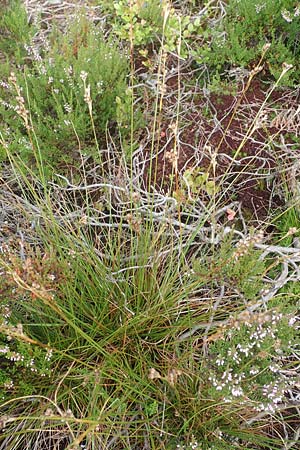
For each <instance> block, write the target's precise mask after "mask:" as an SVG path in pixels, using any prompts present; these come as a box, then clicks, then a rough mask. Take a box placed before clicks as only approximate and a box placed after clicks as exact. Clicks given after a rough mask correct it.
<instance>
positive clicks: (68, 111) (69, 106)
mask: <svg viewBox="0 0 300 450" xmlns="http://www.w3.org/2000/svg"><path fill="white" fill-rule="evenodd" d="M64 110H65V111H66V112H67V113H70V112H72V107H71V105H69V104H68V103H65V104H64Z"/></svg>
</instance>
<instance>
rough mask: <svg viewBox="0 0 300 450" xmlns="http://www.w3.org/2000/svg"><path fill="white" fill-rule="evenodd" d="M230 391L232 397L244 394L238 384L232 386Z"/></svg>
mask: <svg viewBox="0 0 300 450" xmlns="http://www.w3.org/2000/svg"><path fill="white" fill-rule="evenodd" d="M231 393H232V395H233V396H234V397H241V396H242V395H244V392H243V389H242V388H241V387H239V386H234V387H233V388H232V389H231Z"/></svg>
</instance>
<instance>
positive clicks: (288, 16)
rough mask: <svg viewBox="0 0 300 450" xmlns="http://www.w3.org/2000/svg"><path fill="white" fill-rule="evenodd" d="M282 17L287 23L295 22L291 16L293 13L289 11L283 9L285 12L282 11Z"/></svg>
mask: <svg viewBox="0 0 300 450" xmlns="http://www.w3.org/2000/svg"><path fill="white" fill-rule="evenodd" d="M281 16H282V18H283V19H284V20H285V21H286V22H288V23H291V22H292V21H293V19H292V15H291V13H290V12H289V11H288V10H287V9H283V10H282V11H281Z"/></svg>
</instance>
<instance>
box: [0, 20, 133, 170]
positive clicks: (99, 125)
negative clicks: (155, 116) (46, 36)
mask: <svg viewBox="0 0 300 450" xmlns="http://www.w3.org/2000/svg"><path fill="white" fill-rule="evenodd" d="M54 39H55V40H54ZM51 41H53V42H52V44H51V48H50V46H49V47H48V45H46V44H45V45H44V46H43V48H41V49H38V48H36V47H35V46H33V45H26V51H27V54H28V56H29V57H30V63H29V64H24V67H23V70H18V69H16V70H15V73H14V75H13V77H9V79H8V80H5V83H3V85H2V86H1V97H2V98H1V103H0V113H1V114H2V115H3V117H4V118H5V130H4V133H3V140H5V141H6V145H8V150H9V151H10V153H11V154H14V155H16V156H17V157H19V158H20V159H21V160H22V161H23V162H24V163H26V164H28V165H29V166H32V167H34V166H35V165H36V154H37V153H39V157H40V159H41V160H43V161H44V166H45V170H46V171H47V172H48V173H51V170H52V169H50V168H51V167H52V168H56V169H57V168H58V167H60V170H62V171H64V168H65V167H66V165H75V166H76V164H78V161H80V160H81V157H82V155H84V156H88V157H92V158H93V159H94V160H96V161H97V160H99V159H100V160H101V157H100V153H99V146H101V145H102V144H105V139H106V137H105V136H106V128H107V127H109V128H110V132H111V133H113V132H114V130H115V131H116V130H117V127H118V126H120V127H121V128H122V129H121V132H122V130H124V132H126V129H127V127H128V121H129V120H130V119H129V118H130V108H131V103H132V95H131V90H130V89H128V80H127V75H128V59H127V56H126V54H125V53H124V52H122V51H121V50H120V49H119V48H118V45H117V43H116V42H113V41H105V40H104V38H103V35H102V30H101V29H98V28H97V27H96V26H95V25H93V24H92V23H90V22H88V21H87V20H86V19H85V18H84V17H79V18H78V19H77V20H76V22H75V23H73V24H71V25H70V28H69V30H68V31H67V32H66V33H65V34H62V33H59V32H58V31H57V32H56V34H55V38H54V35H53V36H52V37H51V36H50V42H51ZM48 44H49V43H48ZM24 63H25V62H24Z"/></svg>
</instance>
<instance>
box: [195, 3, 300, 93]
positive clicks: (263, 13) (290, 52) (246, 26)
mask: <svg viewBox="0 0 300 450" xmlns="http://www.w3.org/2000/svg"><path fill="white" fill-rule="evenodd" d="M226 13H227V14H226V16H225V18H224V19H223V20H222V21H221V22H219V24H218V25H217V26H216V27H215V28H213V29H212V31H209V30H208V29H203V34H204V35H205V36H206V37H207V39H208V40H209V41H211V42H209V43H207V44H205V45H203V46H202V47H201V48H198V49H194V50H193V54H194V56H195V58H196V60H198V61H199V62H200V63H201V62H205V63H207V65H208V66H209V67H210V68H214V69H215V70H217V71H222V70H223V69H224V68H227V69H228V68H231V67H236V66H238V67H249V66H251V67H254V65H256V64H257V63H258V61H259V59H260V57H261V54H262V49H263V47H264V45H265V44H266V43H270V44H271V47H270V49H269V50H268V52H267V54H266V57H265V60H266V66H267V68H268V70H269V72H270V73H271V74H272V75H273V76H274V77H275V79H278V78H279V76H280V74H281V72H282V64H283V63H284V62H285V63H288V64H293V65H294V69H293V70H292V71H290V72H289V73H288V74H287V75H286V76H285V78H284V80H283V83H286V84H293V83H295V82H296V80H297V79H298V78H299V70H300V68H299V55H300V46H299V26H300V14H299V6H297V5H296V6H295V2H294V1H292V0H278V1H276V2H274V1H273V0H267V1H260V2H253V1H252V0H243V1H239V0H231V1H229V2H228V5H227V8H226Z"/></svg>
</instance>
